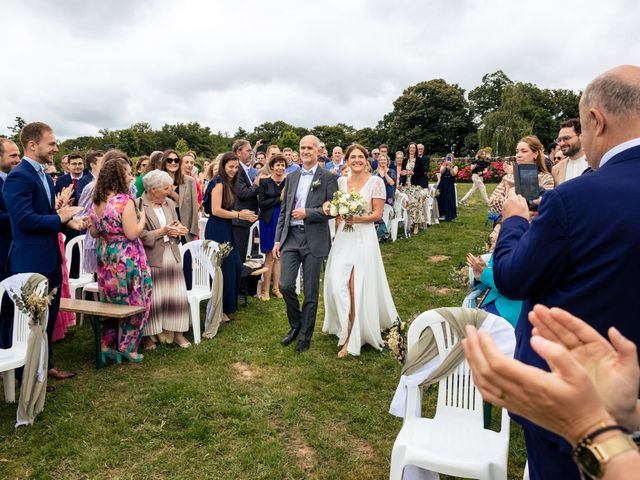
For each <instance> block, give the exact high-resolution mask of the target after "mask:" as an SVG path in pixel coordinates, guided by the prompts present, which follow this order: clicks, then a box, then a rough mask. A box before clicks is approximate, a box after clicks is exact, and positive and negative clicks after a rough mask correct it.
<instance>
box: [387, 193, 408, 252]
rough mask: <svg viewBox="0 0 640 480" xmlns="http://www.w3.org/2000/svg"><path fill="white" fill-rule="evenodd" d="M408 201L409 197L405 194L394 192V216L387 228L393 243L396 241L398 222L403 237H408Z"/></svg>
mask: <svg viewBox="0 0 640 480" xmlns="http://www.w3.org/2000/svg"><path fill="white" fill-rule="evenodd" d="M408 201H409V197H407V195H406V194H405V193H402V192H399V191H398V190H396V193H395V195H394V202H393V210H394V216H393V218H392V219H391V220H390V223H389V226H388V227H387V229H388V230H389V233H390V234H391V240H392V241H394V242H395V241H396V240H397V239H398V225H400V222H402V224H403V226H404V237H405V238H408V237H409V212H407V207H406V205H407V202H408Z"/></svg>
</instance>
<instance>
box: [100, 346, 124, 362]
mask: <svg viewBox="0 0 640 480" xmlns="http://www.w3.org/2000/svg"><path fill="white" fill-rule="evenodd" d="M100 354H101V356H102V363H107V358H109V359H111V360H113V361H114V362H116V363H117V364H118V365H121V364H122V358H121V357H120V352H118V351H117V350H114V349H113V348H109V349H107V350H101V352H100Z"/></svg>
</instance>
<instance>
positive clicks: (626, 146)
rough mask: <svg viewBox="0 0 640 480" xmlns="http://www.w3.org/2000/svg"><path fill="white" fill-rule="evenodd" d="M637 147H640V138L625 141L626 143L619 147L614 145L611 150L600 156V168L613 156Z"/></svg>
mask: <svg viewBox="0 0 640 480" xmlns="http://www.w3.org/2000/svg"><path fill="white" fill-rule="evenodd" d="M638 145H640V138H634V139H632V140H627V141H626V142H623V143H621V144H620V145H616V146H615V147H613V148H612V149H611V150H609V151H608V152H607V153H605V154H604V155H603V156H602V158H601V159H600V168H602V166H603V165H604V164H605V163H607V162H608V161H609V160H611V159H612V158H613V157H614V156H615V155H617V154H619V153H621V152H624V151H625V150H628V149H630V148H633V147H637V146H638Z"/></svg>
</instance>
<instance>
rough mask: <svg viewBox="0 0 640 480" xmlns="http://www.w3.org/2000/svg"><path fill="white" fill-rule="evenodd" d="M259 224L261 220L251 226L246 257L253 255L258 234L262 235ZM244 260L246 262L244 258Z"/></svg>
mask: <svg viewBox="0 0 640 480" xmlns="http://www.w3.org/2000/svg"><path fill="white" fill-rule="evenodd" d="M259 225H260V224H259V222H255V223H254V224H253V225H251V228H250V229H249V243H248V244H247V256H246V257H245V258H251V257H252V255H253V246H254V244H255V238H256V234H258V237H259V236H260V226H259ZM258 250H259V249H258ZM242 260H243V263H244V259H242Z"/></svg>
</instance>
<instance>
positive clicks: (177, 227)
mask: <svg viewBox="0 0 640 480" xmlns="http://www.w3.org/2000/svg"><path fill="white" fill-rule="evenodd" d="M165 228H166V235H167V236H169V237H173V238H177V237H182V236H184V235H186V234H187V233H189V229H188V228H187V227H185V226H184V225H182V224H181V223H180V222H178V221H177V220H176V221H174V222H171V223H170V224H169V225H167V226H166V227H165Z"/></svg>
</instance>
